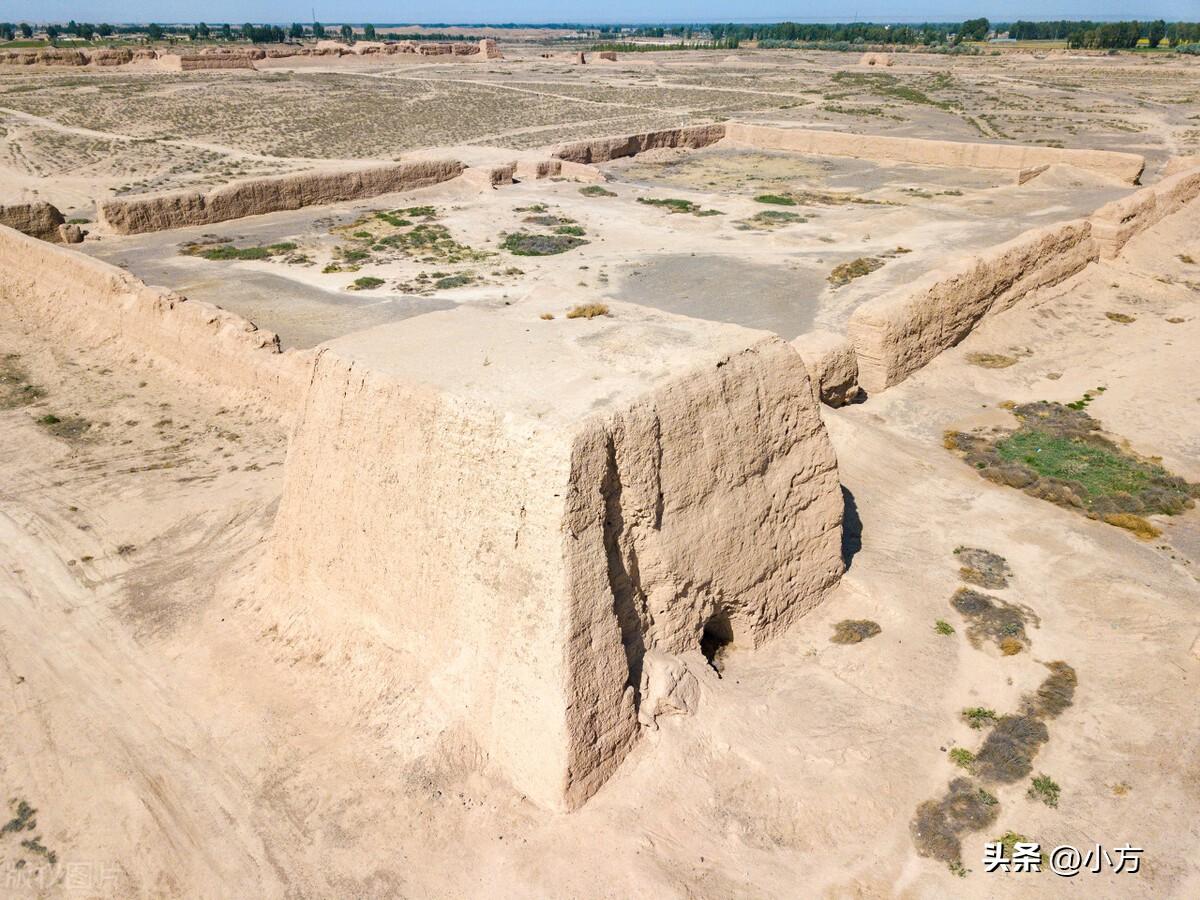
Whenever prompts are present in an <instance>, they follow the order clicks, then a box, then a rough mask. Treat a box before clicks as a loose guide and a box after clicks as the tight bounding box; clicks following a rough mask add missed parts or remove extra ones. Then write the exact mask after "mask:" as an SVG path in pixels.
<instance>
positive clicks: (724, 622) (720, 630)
mask: <svg viewBox="0 0 1200 900" xmlns="http://www.w3.org/2000/svg"><path fill="white" fill-rule="evenodd" d="M732 643H733V624H732V623H731V622H730V621H729V614H728V613H726V612H725V610H723V609H718V610H717V611H716V612H714V613H713V614H712V616H711V617H710V618H709V620H708V621H707V622H705V623H704V631H703V632H701V634H700V652H701V653H703V654H704V658H705V659H706V660H708V664H709V665H710V666H712V669H713V671H714V672H716V673H717V675H718V676H719V675H720V674H721V672H722V671H724V669H725V662H724V657H725V650H726V648H727V647H729V645H730V644H732Z"/></svg>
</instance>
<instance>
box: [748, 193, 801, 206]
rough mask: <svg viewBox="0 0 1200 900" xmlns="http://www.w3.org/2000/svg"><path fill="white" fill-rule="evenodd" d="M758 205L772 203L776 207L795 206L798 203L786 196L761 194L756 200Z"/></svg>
mask: <svg viewBox="0 0 1200 900" xmlns="http://www.w3.org/2000/svg"><path fill="white" fill-rule="evenodd" d="M754 200H755V202H757V203H771V204H773V205H775V206H795V205H796V201H795V200H793V199H792V198H791V197H788V196H787V195H786V194H759V195H758V196H757V197H755V198H754Z"/></svg>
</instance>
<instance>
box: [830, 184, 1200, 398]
mask: <svg viewBox="0 0 1200 900" xmlns="http://www.w3.org/2000/svg"><path fill="white" fill-rule="evenodd" d="M1197 198H1200V169H1186V170H1184V171H1182V172H1180V173H1179V174H1177V175H1172V176H1170V177H1168V178H1164V179H1163V180H1162V181H1160V182H1158V183H1157V184H1154V185H1151V186H1150V187H1147V188H1144V189H1142V190H1140V191H1137V192H1136V193H1133V194H1130V195H1129V196H1128V197H1123V198H1121V199H1120V200H1114V201H1113V202H1111V203H1108V204H1106V205H1104V206H1102V207H1100V209H1098V210H1096V212H1095V213H1093V214H1092V216H1090V217H1089V218H1087V219H1079V220H1075V221H1072V222H1066V223H1063V224H1059V225H1053V226H1049V227H1046V228H1038V229H1034V230H1033V231H1028V232H1026V233H1025V234H1022V235H1020V236H1018V237H1017V238H1014V239H1013V240H1011V241H1009V242H1007V243H1005V244H1001V245H999V246H998V247H995V248H993V249H991V250H989V251H987V252H985V253H982V254H977V255H972V256H968V257H966V258H964V259H962V260H959V261H956V262H954V263H951V264H950V265H948V266H946V267H945V268H944V269H942V270H940V271H935V272H931V273H929V274H928V275H926V276H925V277H924V278H922V279H920V280H919V281H918V282H917V284H916V285H915V286H914V285H906V286H905V287H903V288H898V289H896V290H894V291H891V292H889V293H887V294H884V295H883V296H881V297H878V298H876V299H874V300H871V301H868V302H867V303H864V304H863V305H862V306H860V307H859V308H858V309H857V310H855V312H854V314H853V315H852V316H851V317H850V324H849V329H848V331H849V338H850V341H851V343H852V344H853V346H854V352H855V356H856V357H857V363H858V376H859V383H860V384H861V385H862V387H863V389H864V390H866V391H867V392H868V393H875V392H877V391H882V390H884V389H886V388H888V387H891V386H892V385H893V384H897V383H899V382H900V381H903V380H904V379H905V378H907V377H908V376H909V375H911V374H912V373H913V372H915V371H916V370H917V369H920V368H922V367H923V366H924V365H926V364H927V363H928V362H929V361H930V360H932V359H933V358H934V357H936V356H937V355H938V354H939V353H941V352H942V351H943V350H946V349H948V348H950V347H952V346H954V345H955V344H957V343H958V342H959V341H961V340H962V339H963V338H965V337H966V336H967V335H968V334H969V333H970V332H971V330H972V329H973V328H974V327H975V325H976V324H977V323H978V322H979V321H980V320H981V319H983V318H984V317H985V316H987V315H991V314H993V313H997V312H1001V311H1003V310H1005V309H1008V308H1009V307H1010V306H1012V305H1013V304H1014V303H1016V302H1017V301H1019V300H1020V299H1021V298H1022V297H1024V296H1026V295H1028V294H1029V293H1031V292H1032V291H1035V290H1037V289H1038V288H1041V287H1046V286H1048V285H1053V284H1057V283H1058V282H1060V281H1063V280H1064V279H1066V278H1069V277H1070V276H1071V275H1074V274H1075V273H1076V272H1078V271H1080V270H1081V269H1083V268H1084V267H1085V266H1086V265H1088V264H1089V263H1092V262H1095V261H1097V260H1099V259H1102V258H1112V257H1114V256H1116V255H1117V254H1118V253H1119V252H1120V250H1121V248H1122V247H1124V245H1125V244H1126V242H1128V241H1129V239H1130V238H1132V237H1133V236H1134V235H1136V234H1138V233H1140V232H1142V231H1144V230H1146V229H1147V228H1149V227H1151V226H1152V225H1154V224H1155V223H1157V222H1159V221H1161V220H1162V219H1163V218H1165V217H1166V216H1169V215H1171V214H1172V213H1175V212H1178V211H1179V210H1181V209H1182V208H1183V207H1184V205H1185V204H1187V203H1189V202H1194V201H1196V200H1197Z"/></svg>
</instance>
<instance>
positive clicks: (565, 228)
mask: <svg viewBox="0 0 1200 900" xmlns="http://www.w3.org/2000/svg"><path fill="white" fill-rule="evenodd" d="M554 233H555V234H570V235H574V236H575V237H583V236H584V235H585V234H587V232H586V231H584V230H583V229H582V228H580V227H579V226H578V225H559V226H558V227H557V228H555V229H554Z"/></svg>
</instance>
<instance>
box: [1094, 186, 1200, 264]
mask: <svg viewBox="0 0 1200 900" xmlns="http://www.w3.org/2000/svg"><path fill="white" fill-rule="evenodd" d="M1168 168H1169V167H1168ZM1198 196H1200V169H1198V168H1194V167H1191V166H1185V167H1182V171H1179V172H1178V174H1175V175H1170V176H1168V177H1166V178H1164V179H1163V180H1162V181H1160V182H1158V183H1157V184H1154V185H1151V186H1150V187H1148V188H1144V189H1143V190H1140V191H1138V192H1137V193H1135V194H1130V195H1129V196H1128V197H1122V198H1121V199H1119V200H1114V201H1112V202H1111V203H1107V204H1105V205H1104V206H1102V207H1100V208H1099V209H1098V210H1096V211H1095V212H1094V213H1093V214H1092V219H1091V221H1092V235H1093V236H1094V237H1095V239H1096V241H1097V243H1099V244H1100V253H1101V255H1102V256H1104V257H1106V258H1112V257H1114V256H1116V255H1117V254H1118V253H1120V252H1121V248H1122V247H1124V246H1125V244H1126V242H1127V241H1128V240H1129V239H1130V238H1131V237H1133V236H1134V235H1135V234H1137V233H1138V232H1141V231H1145V230H1146V229H1147V228H1149V227H1150V226H1151V225H1153V224H1154V223H1155V222H1158V221H1160V220H1161V219H1162V218H1164V217H1165V216H1169V215H1171V213H1174V212H1178V211H1179V210H1180V209H1181V208H1182V207H1183V205H1184V204H1185V203H1190V202H1191V201H1192V200H1195V199H1196V197H1198Z"/></svg>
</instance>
